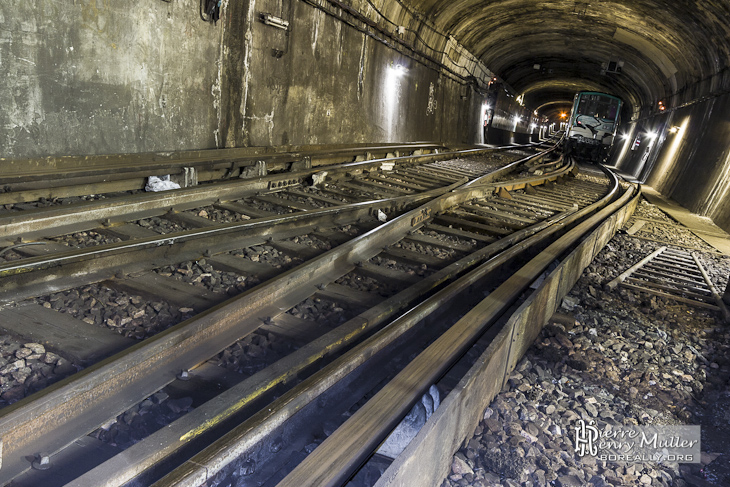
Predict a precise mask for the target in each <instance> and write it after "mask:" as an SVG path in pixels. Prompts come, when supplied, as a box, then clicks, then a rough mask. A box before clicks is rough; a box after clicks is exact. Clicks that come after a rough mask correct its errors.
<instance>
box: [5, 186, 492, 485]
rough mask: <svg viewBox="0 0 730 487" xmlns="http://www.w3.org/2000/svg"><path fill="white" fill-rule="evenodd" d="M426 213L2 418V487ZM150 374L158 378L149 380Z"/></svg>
mask: <svg viewBox="0 0 730 487" xmlns="http://www.w3.org/2000/svg"><path fill="white" fill-rule="evenodd" d="M452 194H453V193H450V194H449V195H450V197H452V196H451V195H452ZM485 194H489V193H488V190H483V189H475V190H472V191H468V192H466V193H465V195H468V196H469V197H472V198H475V197H480V196H483V195H485ZM465 197H466V196H465ZM428 204H429V203H427V205H428ZM420 212H421V210H420V209H417V210H412V211H411V212H408V213H406V214H405V215H402V216H400V217H397V218H395V219H393V220H391V221H389V222H387V223H384V224H383V225H381V226H380V227H378V228H376V229H375V230H371V231H370V232H367V233H366V234H364V235H361V236H360V237H357V238H355V239H353V240H351V241H349V242H346V243H343V244H341V245H339V246H337V247H336V248H334V249H332V250H331V251H328V252H326V253H325V254H322V255H320V256H318V257H315V258H314V259H312V260H310V261H308V262H306V263H304V264H302V265H300V266H298V267H296V268H294V269H292V270H289V271H286V272H284V273H283V274H282V275H281V276H279V278H277V279H274V280H271V281H267V282H264V283H262V284H260V285H258V286H256V287H255V288H252V289H250V290H249V291H246V292H244V293H242V294H241V295H239V296H236V297H234V298H231V299H229V300H228V301H225V302H224V303H221V304H220V305H217V306H215V307H213V308H211V309H209V310H207V311H205V312H203V313H201V314H199V315H197V316H195V317H193V318H191V319H189V320H186V321H184V322H182V323H180V324H178V325H176V326H174V327H172V328H170V329H168V330H165V331H163V332H161V333H160V334H158V335H156V336H154V337H152V338H150V339H148V340H146V341H145V342H143V343H140V344H137V345H134V346H133V347H131V348H130V349H128V350H127V351H125V352H122V353H120V354H118V355H116V356H112V357H109V358H108V359H106V360H104V361H102V362H100V363H98V364H96V365H94V366H91V367H89V368H88V369H85V370H82V371H80V372H78V373H77V374H75V375H73V376H71V377H69V378H67V379H64V380H62V381H59V382H58V383H56V384H53V385H51V386H49V387H48V388H46V389H43V390H42V391H40V392H38V393H36V394H34V395H32V396H29V397H27V398H25V399H23V400H21V401H18V402H17V403H14V404H12V405H10V406H8V407H6V408H4V409H2V410H0V438H2V440H3V450H2V451H3V456H2V468H1V469H0V482H3V481H7V479H12V478H14V477H15V476H17V475H18V474H19V473H21V472H23V471H25V470H27V469H28V468H29V467H30V463H29V462H27V461H26V460H25V458H24V456H26V455H30V456H33V455H35V454H36V453H38V452H40V451H44V452H45V451H47V452H55V451H58V450H60V449H61V448H63V447H64V446H66V445H68V444H70V443H71V442H73V441H74V440H75V439H76V438H77V437H78V433H79V431H82V430H83V428H87V429H88V431H92V430H93V429H95V428H96V427H98V426H99V425H101V424H103V423H104V422H106V421H107V420H108V419H109V417H112V416H115V415H116V414H119V413H121V412H123V411H124V410H126V409H128V408H129V407H131V406H132V405H134V404H136V403H137V402H139V401H140V400H142V399H144V398H145V397H147V396H148V395H150V394H152V393H154V392H155V391H157V390H159V389H160V388H162V387H164V386H165V385H166V384H168V383H169V382H171V381H172V380H174V379H175V376H176V375H177V374H178V373H179V372H180V371H181V370H188V369H190V368H192V367H194V366H195V365H196V364H198V363H200V362H202V361H204V360H206V359H207V358H208V357H210V356H212V355H215V354H216V353H218V352H219V351H220V350H222V349H223V348H225V347H226V346H228V345H230V344H231V343H233V342H235V341H236V340H238V339H240V338H242V337H244V336H246V335H247V334H249V333H251V332H252V331H254V330H255V329H256V328H258V326H260V324H261V323H262V320H263V319H265V318H267V317H269V316H275V315H276V314H277V313H280V312H281V310H280V308H284V309H288V308H290V307H291V306H294V305H295V304H297V303H298V302H300V301H302V300H303V299H305V298H306V297H308V296H310V295H312V294H314V293H315V292H316V291H317V285H322V284H326V283H329V282H331V281H333V280H335V279H337V278H338V277H340V276H341V275H344V274H345V273H347V272H349V271H350V270H351V269H352V268H353V267H354V266H355V264H356V262H359V261H364V260H367V259H369V258H371V257H373V256H374V255H376V254H377V253H379V252H380V249H382V248H383V247H384V246H386V245H389V244H391V243H392V242H393V241H395V240H397V239H399V238H400V237H402V236H403V235H405V234H406V233H407V232H408V231H409V230H411V229H412V228H413V224H412V219H413V218H414V216H419V215H420ZM97 260H98V259H97ZM149 370H155V371H156V372H157V373H156V374H154V375H150V374H148V371H149ZM89 425H93V426H89Z"/></svg>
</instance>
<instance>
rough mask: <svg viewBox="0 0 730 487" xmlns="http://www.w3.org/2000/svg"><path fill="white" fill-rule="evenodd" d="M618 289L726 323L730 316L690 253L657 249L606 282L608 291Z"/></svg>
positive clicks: (729, 320)
mask: <svg viewBox="0 0 730 487" xmlns="http://www.w3.org/2000/svg"><path fill="white" fill-rule="evenodd" d="M619 285H620V286H623V287H625V288H627V289H633V290H635V291H641V292H645V293H649V294H653V295H655V296H662V297H665V298H670V299H674V300H676V301H679V302H681V303H686V304H689V305H691V306H698V307H701V308H707V309H712V310H715V311H719V312H721V313H722V316H723V318H724V319H725V321H726V322H730V312H728V309H727V307H726V306H725V303H724V302H723V301H722V298H721V296H720V294H719V293H718V291H717V289H716V288H715V286H714V285H713V284H712V281H711V280H710V278H709V276H708V275H707V272H705V269H704V268H703V267H702V264H701V263H700V261H699V259H698V258H697V255H695V254H694V253H689V252H685V251H682V250H674V249H668V248H667V247H661V248H659V249H657V250H656V251H655V252H653V253H651V254H649V255H648V256H646V257H645V258H644V259H642V260H641V261H640V262H638V263H636V264H635V265H634V266H633V267H631V268H630V269H628V270H627V271H625V272H624V273H623V274H621V275H620V276H618V277H617V278H616V279H614V280H613V281H611V282H609V283H608V288H609V289H611V290H614V289H616V287H618V286H619Z"/></svg>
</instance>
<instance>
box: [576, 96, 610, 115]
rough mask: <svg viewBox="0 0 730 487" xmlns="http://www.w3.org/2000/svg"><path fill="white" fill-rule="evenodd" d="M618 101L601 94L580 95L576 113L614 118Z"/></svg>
mask: <svg viewBox="0 0 730 487" xmlns="http://www.w3.org/2000/svg"><path fill="white" fill-rule="evenodd" d="M618 104H619V101H618V100H617V99H615V98H609V97H607V96H602V95H582V96H581V97H580V102H579V103H578V114H579V115H589V116H591V117H596V118H600V119H603V120H616V116H617V115H618Z"/></svg>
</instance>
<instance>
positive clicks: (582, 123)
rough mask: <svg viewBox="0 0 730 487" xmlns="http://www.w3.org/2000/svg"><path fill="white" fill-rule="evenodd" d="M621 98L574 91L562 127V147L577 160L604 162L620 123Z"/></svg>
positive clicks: (592, 92)
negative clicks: (568, 115) (567, 114)
mask: <svg viewBox="0 0 730 487" xmlns="http://www.w3.org/2000/svg"><path fill="white" fill-rule="evenodd" d="M621 105H622V101H621V99H620V98H618V97H616V96H613V95H609V94H606V93H597V92H594V91H581V92H579V93H578V94H576V95H575V99H574V100H573V109H572V110H571V112H570V118H569V119H568V126H567V128H566V130H565V141H564V145H563V151H564V153H565V154H566V155H571V156H573V157H575V158H576V159H578V160H580V161H586V162H592V163H595V164H598V163H601V162H605V161H606V159H607V158H608V151H609V149H610V148H611V145H612V144H613V139H614V137H615V136H616V130H617V129H618V125H619V121H620V120H619V118H620V113H621Z"/></svg>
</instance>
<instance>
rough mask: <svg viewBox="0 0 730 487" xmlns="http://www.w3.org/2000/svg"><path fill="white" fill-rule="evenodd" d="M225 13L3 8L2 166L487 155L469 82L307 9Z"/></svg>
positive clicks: (120, 6) (269, 6) (12, 3)
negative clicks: (399, 148) (158, 154)
mask: <svg viewBox="0 0 730 487" xmlns="http://www.w3.org/2000/svg"><path fill="white" fill-rule="evenodd" d="M223 8H224V15H223V16H222V18H221V20H220V21H219V22H218V25H217V26H214V25H212V24H210V23H206V22H203V21H202V20H201V19H200V16H199V1H198V0H175V1H174V2H171V3H167V2H163V1H159V0H150V1H149V2H144V3H140V2H134V1H131V0H115V1H111V0H76V1H75V2H58V1H55V0H38V1H36V2H25V1H22V0H5V1H3V2H2V4H0V24H2V25H3V29H1V30H0V72H1V73H2V74H3V79H4V80H5V82H4V83H3V84H2V85H0V107H2V109H0V156H2V157H7V158H31V157H39V156H46V155H87V154H109V153H125V152H154V151H174V150H186V149H207V148H216V147H235V146H238V147H240V146H268V145H308V144H351V143H372V142H405V141H423V140H429V141H441V142H445V143H449V144H453V143H479V142H482V139H481V133H482V132H481V120H482V119H481V117H482V110H483V102H484V95H483V94H481V93H478V92H477V91H475V90H474V89H473V88H472V86H471V85H468V84H466V83H464V82H463V81H462V80H456V79H454V77H450V76H447V75H446V74H445V73H444V72H441V71H439V70H437V69H435V68H434V67H433V66H431V67H427V66H426V65H424V64H421V63H419V62H416V61H415V60H413V59H411V58H408V57H406V56H404V55H403V54H400V53H399V52H397V51H395V50H394V49H391V48H390V47H388V46H386V45H384V44H383V43H381V42H378V41H376V40H374V39H373V38H372V37H369V36H367V35H364V34H363V33H361V32H359V31H358V30H356V29H353V28H352V27H349V26H347V25H346V24H344V23H343V22H341V21H340V20H338V19H335V18H333V17H331V16H328V15H326V14H325V13H324V12H322V11H320V10H317V9H315V8H313V7H312V6H310V5H309V4H307V3H304V2H301V1H286V0H284V2H283V3H282V2H279V1H274V0H250V1H249V2H226V1H224V3H223ZM261 12H274V13H275V14H277V15H281V16H282V17H284V18H287V19H289V20H290V23H291V27H290V30H289V31H288V32H285V31H283V30H279V29H276V28H274V27H272V26H268V25H265V24H263V23H262V22H260V21H258V15H259V13H261ZM399 65H400V66H403V67H404V68H405V69H406V71H405V72H403V73H401V74H398V73H397V66H399Z"/></svg>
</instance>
